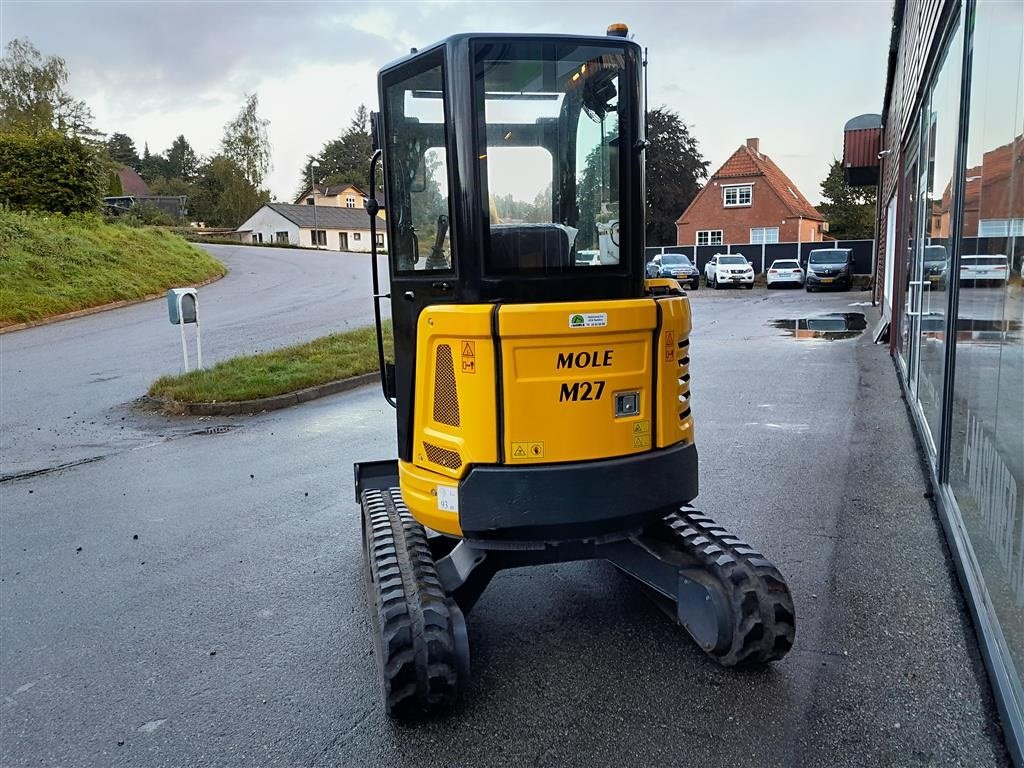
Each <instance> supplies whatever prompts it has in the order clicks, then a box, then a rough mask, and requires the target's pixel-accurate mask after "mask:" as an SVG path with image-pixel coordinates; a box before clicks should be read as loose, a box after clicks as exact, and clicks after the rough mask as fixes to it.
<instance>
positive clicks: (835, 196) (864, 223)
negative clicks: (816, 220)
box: [818, 160, 877, 240]
mask: <svg viewBox="0 0 1024 768" xmlns="http://www.w3.org/2000/svg"><path fill="white" fill-rule="evenodd" d="M876 194H877V189H876V188H875V187H851V186H848V185H847V183H846V179H845V178H844V177H843V164H842V163H841V162H840V161H839V160H833V161H832V165H831V166H830V167H829V169H828V175H827V176H826V177H825V180H824V181H822V182H821V204H820V205H819V206H818V210H819V211H821V214H822V216H824V217H825V219H826V220H827V221H828V233H829V234H830V235H832V237H834V238H836V239H837V240H870V239H871V238H873V237H874V236H875V199H876Z"/></svg>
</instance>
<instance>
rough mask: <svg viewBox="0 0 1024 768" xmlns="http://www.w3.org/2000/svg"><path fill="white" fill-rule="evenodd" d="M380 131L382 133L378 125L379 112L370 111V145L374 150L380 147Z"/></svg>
mask: <svg viewBox="0 0 1024 768" xmlns="http://www.w3.org/2000/svg"><path fill="white" fill-rule="evenodd" d="M381 133H382V131H381V127H380V112H371V113H370V146H371V147H372V148H373V150H374V151H376V150H378V149H380V137H381Z"/></svg>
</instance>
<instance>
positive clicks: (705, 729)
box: [0, 265, 1007, 768]
mask: <svg viewBox="0 0 1024 768" xmlns="http://www.w3.org/2000/svg"><path fill="white" fill-rule="evenodd" d="M235 268H236V273H237V271H238V266H237V265H236V267H235ZM356 282H358V283H359V284H361V283H362V281H361V280H360V281H356ZM864 295H865V294H860V293H850V294H834V295H830V294H814V295H813V296H806V295H805V294H804V293H803V292H784V293H778V294H776V293H774V292H773V293H772V294H770V295H769V294H766V293H764V292H763V291H753V292H746V291H742V292H729V293H724V294H711V293H705V292H704V291H701V292H700V294H698V295H696V296H695V297H694V298H693V312H694V326H695V330H694V333H693V336H692V346H691V349H692V352H691V358H692V369H691V370H692V373H693V389H692V391H693V411H694V415H695V418H696V424H697V441H698V447H699V449H700V452H701V495H700V498H699V499H698V506H699V507H701V508H702V509H703V510H704V511H706V512H707V513H708V514H710V515H712V516H714V517H717V518H718V519H720V520H721V521H722V522H724V523H726V524H727V525H729V526H731V527H732V528H733V529H734V530H735V531H736V532H737V533H738V534H739V535H741V536H742V537H744V538H746V539H747V540H748V541H750V542H751V543H752V544H753V545H754V546H755V547H757V548H759V549H761V550H763V551H764V552H765V554H766V555H767V556H768V557H770V558H771V559H773V560H774V561H775V562H776V563H777V564H778V565H779V567H780V568H781V570H782V571H783V573H784V574H785V575H786V576H787V578H788V579H789V581H790V585H791V588H792V590H793V594H794V599H795V602H796V609H797V616H798V628H797V641H796V646H795V648H794V649H793V651H792V652H791V653H790V654H789V656H788V657H787V658H786V659H784V660H783V661H782V662H780V663H778V664H776V665H774V666H773V667H772V668H770V669H768V670H764V671H758V672H739V671H735V670H725V669H721V668H719V667H717V666H715V665H714V664H713V663H711V662H709V661H708V660H707V658H706V657H705V656H704V655H703V654H702V653H701V652H700V651H699V650H698V649H697V648H695V647H694V645H693V644H692V643H691V642H690V641H689V640H688V638H687V637H686V636H685V634H684V633H683V632H682V631H681V630H679V629H678V628H676V627H675V626H673V625H672V624H670V623H669V622H668V621H667V620H666V619H665V617H664V616H663V615H662V614H661V613H660V612H659V611H658V610H657V609H656V608H654V607H653V606H652V605H650V604H649V603H648V602H647V601H646V600H645V599H644V598H643V597H642V593H641V592H640V591H639V590H638V589H637V587H636V586H635V585H634V584H633V583H631V582H630V580H629V579H628V578H626V577H625V576H623V575H622V574H620V573H619V572H618V571H617V570H616V569H615V568H613V567H612V566H610V565H607V564H604V563H579V564H568V565H555V566H547V567H542V568H533V569H524V570H520V571H513V572H507V573H503V574H500V575H499V576H498V577H497V578H496V579H495V581H494V582H493V584H492V585H491V587H490V588H489V589H488V591H487V592H486V593H485V594H484V596H483V598H482V599H481V601H480V602H479V603H478V605H477V606H476V608H475V609H474V611H473V613H472V615H471V616H470V619H469V623H470V641H471V644H472V654H473V665H474V672H473V677H472V682H471V684H470V685H469V689H468V690H467V692H466V697H465V702H464V704H463V705H462V706H461V708H460V710H459V711H458V712H457V713H456V714H455V716H453V717H450V718H447V719H438V720H433V721H430V722H427V723H423V724H420V725H416V726H396V725H394V724H392V723H390V722H389V721H388V720H387V719H386V718H385V717H384V716H383V714H382V712H381V707H380V706H379V703H378V701H377V690H376V671H375V666H374V660H373V655H372V649H371V644H370V639H369V627H368V620H367V613H366V604H365V597H364V593H363V586H362V572H361V568H362V566H361V554H360V543H359V539H360V536H359V528H358V522H357V520H358V507H357V505H356V504H355V503H354V502H353V501H352V487H351V482H352V479H351V478H352V474H351V471H352V470H351V465H352V462H353V461H360V460H368V459H377V458H386V457H389V456H392V455H393V454H394V441H395V435H394V429H395V425H394V415H393V411H392V410H391V409H390V408H389V407H388V406H387V405H385V404H384V402H383V400H382V398H381V396H380V394H379V392H378V390H377V388H375V387H365V388H363V389H359V390H355V391H353V392H349V393H345V394H341V395H337V396H334V397H331V398H326V399H323V400H320V401H316V402H314V403H310V404H307V405H304V406H300V407H297V408H292V409H289V410H285V411H278V412H274V413H269V414H264V415H261V416H256V417H247V418H232V419H219V420H208V421H204V422H198V421H184V420H183V421H180V422H175V424H174V425H170V426H169V427H168V429H167V431H166V433H165V436H164V438H163V439H150V442H149V443H146V444H144V445H142V447H139V446H132V448H133V449H132V450H124V449H122V448H120V447H118V448H114V449H111V450H110V452H109V453H108V454H107V455H106V456H105V458H102V459H99V460H97V461H93V462H90V463H85V464H81V465H78V466H74V467H70V468H68V469H64V470H60V471H54V472H49V473H47V474H44V475H38V476H34V477H25V478H20V479H15V480H9V481H7V482H2V483H0V494H2V502H3V504H2V506H3V514H2V516H0V603H2V608H3V610H2V614H0V630H2V637H3V643H2V647H0V678H2V691H0V693H2V695H3V698H2V702H0V707H2V709H0V714H2V722H3V728H2V731H0V741H2V743H0V764H3V765H4V766H29V765H40V764H43V765H50V766H127V765H146V766H151V767H153V768H156V767H157V766H174V767H175V768H179V767H181V766H243V765H245V766H249V765H253V766H256V765H259V766H377V765H391V766H535V765H540V766H549V765H550V766H569V765H572V766H576V765H579V766H623V765H638V766H639V765H680V766H682V765H702V766H772V767H774V766H801V767H803V766H829V767H830V768H831V767H834V766H856V767H857V768H865V767H868V766H897V765H898V766H947V765H949V766H952V765H956V766H1003V765H1007V758H1006V755H1005V753H1004V750H1003V747H1002V746H1001V742H1000V734H999V730H998V725H997V719H996V715H995V713H994V709H993V704H992V701H991V696H990V693H989V689H988V684H987V682H986V678H985V675H984V670H983V668H982V665H981V661H980V659H979V656H978V652H977V648H976V645H975V640H974V635H973V630H972V629H971V626H970V624H969V620H968V618H967V614H966V610H965V607H964V604H963V601H962V599H961V597H960V593H959V590H958V587H957V585H956V581H955V577H954V574H953V571H952V567H951V564H950V562H949V559H948V556H947V554H946V549H945V545H944V543H943V539H942V535H941V532H940V529H939V526H938V523H937V521H936V518H935V513H934V510H933V509H932V507H931V505H930V502H929V500H928V499H927V498H926V497H925V496H926V492H927V490H928V487H927V485H926V482H925V479H924V476H923V473H922V471H921V463H920V460H919V457H918V453H917V448H916V445H915V442H914V437H913V434H912V432H911V430H910V426H909V423H908V420H907V416H906V412H905V409H904V405H903V403H902V401H901V400H900V392H899V388H898V386H897V382H896V378H895V375H894V373H893V370H892V364H891V361H890V360H889V358H888V355H887V353H886V350H885V349H884V348H883V347H880V346H875V345H872V344H871V343H870V340H869V339H868V338H867V334H862V335H860V336H859V337H856V338H852V339H846V340H841V341H822V340H814V339H802V338H800V339H798V338H795V337H794V336H793V335H791V334H790V333H789V332H788V331H786V330H785V329H784V328H778V327H776V326H775V325H773V324H772V321H774V320H792V319H799V318H801V317H806V316H807V315H808V314H817V313H820V312H827V311H851V312H870V311H871V310H870V307H862V306H853V307H851V306H850V304H851V303H856V302H859V301H862V300H863V297H864ZM209 303H212V302H209ZM329 303H330V304H331V306H332V307H333V306H335V305H336V304H335V302H333V299H332V300H331V301H330V302H329ZM337 305H339V306H340V302H338V303H337ZM205 306H207V305H204V307H205ZM338 311H339V312H341V311H342V310H341V309H340V308H339V310H338ZM211 314H212V310H211ZM161 319H162V318H161ZM869 319H870V316H869ZM212 325H214V323H213V322H212V321H211V326H212ZM783 325H785V324H783ZM155 328H156V322H155V321H154V329H155ZM162 332H163V333H164V334H169V333H170V332H169V329H168V328H167V327H163V328H162ZM294 333H295V334H296V335H298V334H299V333H300V329H296V331H295V332H294ZM84 335H85V334H83V336H84ZM211 335H213V334H211ZM168 346H169V349H168V350H167V352H166V355H167V357H168V358H173V354H174V350H173V338H172V340H171V341H170V342H168ZM154 365H155V363H154ZM26 375H27V374H26ZM33 376H38V374H36V373H33ZM145 378H146V379H147V380H148V378H149V376H148V375H147V377H145ZM57 381H59V379H57ZM115 399H116V398H115ZM126 418H127V420H128V421H129V422H130V421H131V419H133V418H135V417H133V416H132V415H131V414H130V413H129V414H128V415H127V417H126ZM129 428H132V429H142V427H138V426H130V427H129ZM136 537H137V538H136Z"/></svg>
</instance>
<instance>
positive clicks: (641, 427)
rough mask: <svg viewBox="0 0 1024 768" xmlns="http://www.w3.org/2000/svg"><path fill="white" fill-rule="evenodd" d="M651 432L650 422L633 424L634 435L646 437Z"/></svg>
mask: <svg viewBox="0 0 1024 768" xmlns="http://www.w3.org/2000/svg"><path fill="white" fill-rule="evenodd" d="M650 432H651V422H649V421H638V422H635V423H634V424H633V434H634V435H648V434H650Z"/></svg>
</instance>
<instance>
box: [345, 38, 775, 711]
mask: <svg viewBox="0 0 1024 768" xmlns="http://www.w3.org/2000/svg"><path fill="white" fill-rule="evenodd" d="M644 64H645V62H644V60H643V53H642V50H641V48H640V47H639V46H638V45H637V44H636V43H635V42H633V41H631V40H628V39H627V38H626V32H625V28H624V26H623V25H614V26H613V27H611V28H609V34H608V35H607V36H603V37H598V36H594V37H584V36H548V35H484V34H479V35H478V34H461V35H456V36H453V37H450V38H448V39H446V40H444V41H442V42H440V43H437V44H436V45H433V46H431V47H429V48H426V49H422V50H419V51H414V52H413V53H411V54H410V55H409V56H407V57H405V58H403V59H401V60H399V61H396V62H394V63H392V64H389V65H387V66H385V67H384V68H383V69H382V70H381V71H380V74H379V96H380V113H379V114H377V115H375V116H374V119H373V124H374V134H375V141H376V145H377V149H376V151H375V153H374V158H373V160H372V161H371V169H370V189H371V190H374V191H373V192H371V197H370V198H369V199H368V200H367V210H368V212H369V213H370V216H371V229H372V230H373V233H374V235H373V237H372V240H373V243H374V246H376V244H377V238H376V236H375V231H376V230H375V228H376V226H378V225H379V224H380V223H381V215H380V211H381V209H382V208H383V211H384V213H383V219H384V222H386V227H387V234H388V263H389V285H390V292H389V293H388V294H382V293H381V289H380V280H379V276H378V275H377V259H376V253H375V254H374V258H373V293H374V306H375V315H376V318H377V335H378V346H379V356H380V361H381V380H382V385H383V388H384V394H385V397H386V398H387V400H388V402H389V403H391V404H392V405H394V406H395V409H396V421H397V442H398V451H397V453H398V457H397V459H396V460H393V461H377V462H362V463H359V464H356V466H355V490H356V500H357V502H358V503H359V504H360V506H361V510H362V528H363V546H364V555H365V564H366V584H367V591H368V601H369V605H370V613H371V618H372V619H373V632H374V640H375V648H376V656H377V661H378V666H379V671H380V679H381V688H382V693H383V699H384V703H385V707H386V709H387V711H388V713H389V714H391V715H392V716H395V717H403V718H404V717H416V716H419V715H422V714H425V713H429V712H432V711H434V710H437V709H443V708H446V707H450V706H451V705H452V704H453V703H454V701H455V700H456V699H457V697H458V695H459V691H460V689H461V687H462V685H463V683H464V681H465V679H466V677H467V675H468V673H469V648H468V640H467V633H466V628H465V620H466V619H465V617H466V615H467V614H468V613H469V611H470V610H471V608H472V607H473V605H474V604H475V602H476V601H477V599H478V598H479V596H480V594H481V593H482V592H483V590H484V588H485V587H486V585H487V583H488V582H489V580H490V579H491V577H492V576H493V575H494V574H495V573H496V572H497V571H499V570H502V569H505V568H512V567H521V566H528V565H533V564H541V563H552V562H562V561H568V560H581V559H595V558H603V559H607V560H609V561H611V562H612V563H614V564H615V565H617V566H618V567H619V568H620V569H621V570H622V571H624V572H625V573H627V574H629V575H630V576H632V577H634V578H636V579H637V580H638V581H639V582H640V583H641V585H642V586H643V587H644V589H645V591H646V592H647V593H648V594H649V595H651V597H652V598H653V599H654V600H655V601H656V602H657V603H658V604H659V605H661V606H662V607H663V608H665V610H666V611H667V612H668V613H669V615H670V616H672V617H673V618H674V619H675V620H677V621H678V622H679V623H680V624H681V625H683V626H684V627H685V628H686V629H687V630H688V631H689V633H690V634H691V635H692V636H693V638H694V639H695V640H696V641H697V642H698V643H699V644H700V645H701V647H702V648H704V650H705V651H707V652H708V653H709V654H711V655H712V656H714V657H715V658H717V659H718V660H719V661H720V662H722V663H723V664H726V665H737V664H759V663H765V662H769V661H772V660H775V659H778V658H781V657H782V656H783V655H784V654H785V653H786V652H787V651H788V650H789V648H790V646H791V645H792V642H793V635H794V625H795V619H794V616H793V605H792V599H791V597H790V595H789V591H788V588H787V587H786V584H785V581H784V580H783V578H782V576H781V575H780V574H779V572H778V570H777V569H775V567H774V566H772V565H771V564H770V563H769V562H768V561H767V560H765V559H764V558H763V557H761V556H760V555H759V554H758V553H756V552H754V550H753V549H751V548H750V547H749V546H747V545H746V544H744V543H743V542H741V541H740V540H739V539H737V538H736V537H735V536H732V535H731V534H729V533H728V532H726V531H725V530H724V529H722V528H721V527H720V526H718V525H716V524H715V523H714V522H713V521H712V520H711V519H710V518H708V517H706V516H704V515H702V514H700V513H698V512H696V511H695V510H694V509H692V508H691V507H690V506H689V503H690V502H691V501H692V500H693V499H694V498H695V497H696V496H697V489H698V481H697V474H698V473H697V449H696V446H695V443H694V419H693V414H692V412H691V408H690V384H691V381H690V375H691V374H690V329H691V318H690V308H689V303H688V300H687V298H686V295H685V293H684V292H683V291H682V290H681V288H680V287H679V285H678V284H677V283H676V282H675V281H674V280H665V279H660V280H647V279H645V272H644V207H645V206H644V201H645V196H644V154H645V150H646V147H647V141H646V137H645V131H644V101H643V99H644V87H643V84H644V76H643V75H644ZM379 164H382V170H383V174H382V177H383V183H384V184H383V186H384V204H383V206H382V205H381V203H380V201H378V200H377V199H376V190H377V188H378V182H377V178H378V176H377V171H378V165H379ZM388 299H389V300H390V314H391V323H392V332H393V340H394V363H393V364H392V363H389V362H387V361H386V360H385V354H384V345H383V334H382V328H381V326H382V322H381V310H380V306H381V301H382V300H388Z"/></svg>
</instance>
